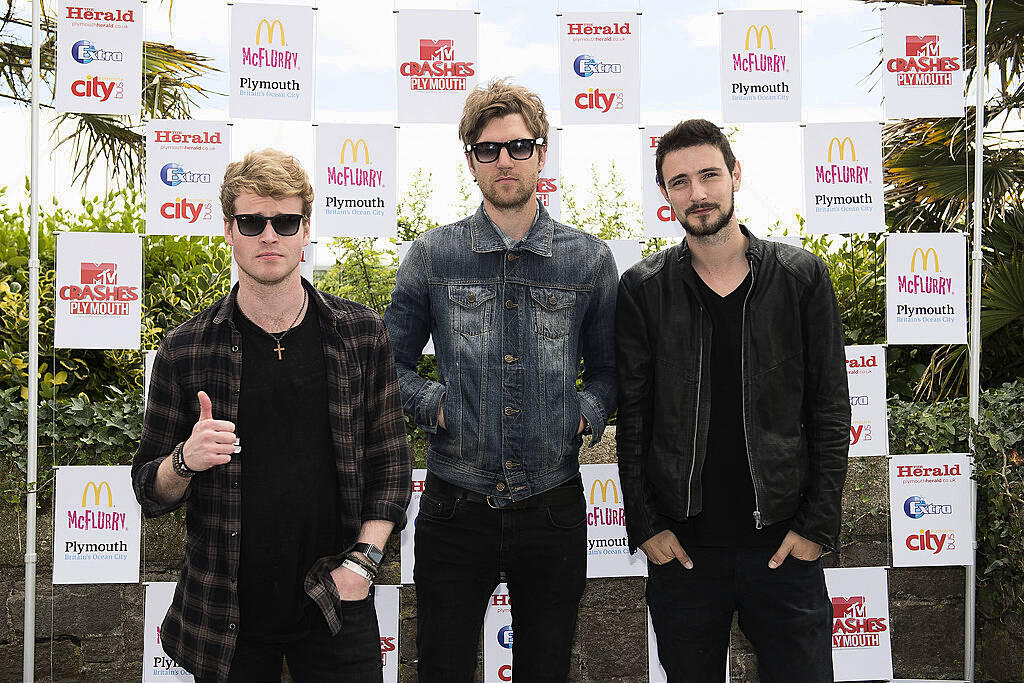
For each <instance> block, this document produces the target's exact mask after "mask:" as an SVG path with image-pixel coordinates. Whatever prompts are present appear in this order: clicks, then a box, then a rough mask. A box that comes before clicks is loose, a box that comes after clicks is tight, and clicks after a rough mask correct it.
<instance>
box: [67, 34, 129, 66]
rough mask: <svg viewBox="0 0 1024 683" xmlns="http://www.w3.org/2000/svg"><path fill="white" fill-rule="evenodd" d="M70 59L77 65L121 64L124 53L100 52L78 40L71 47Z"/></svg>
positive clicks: (88, 43)
mask: <svg viewBox="0 0 1024 683" xmlns="http://www.w3.org/2000/svg"><path fill="white" fill-rule="evenodd" d="M71 58H72V59H74V60H75V61H76V62H78V63H79V64H91V63H92V62H121V61H124V53H123V52H117V51H115V50H101V49H99V48H98V47H96V46H95V45H93V44H92V43H90V42H89V41H88V40H79V41H78V42H76V43H75V44H74V45H72V46H71Z"/></svg>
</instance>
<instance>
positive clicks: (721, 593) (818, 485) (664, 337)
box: [616, 120, 850, 681]
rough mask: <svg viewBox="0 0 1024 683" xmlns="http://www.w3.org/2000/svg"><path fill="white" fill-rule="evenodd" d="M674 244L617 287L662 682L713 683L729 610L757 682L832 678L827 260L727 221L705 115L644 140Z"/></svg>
mask: <svg viewBox="0 0 1024 683" xmlns="http://www.w3.org/2000/svg"><path fill="white" fill-rule="evenodd" d="M655 158H656V170H657V180H658V185H659V187H660V188H661V192H662V195H663V196H664V197H665V199H666V201H667V202H668V203H669V204H670V205H671V207H672V209H673V210H674V211H675V214H676V216H678V217H679V221H680V223H682V225H683V227H684V228H685V230H686V239H685V241H684V242H682V243H681V244H679V245H676V246H674V247H672V248H669V249H666V250H664V251H662V252H659V253H657V254H653V255H651V256H649V257H648V258H646V259H644V260H643V261H642V262H641V263H639V264H637V265H636V266H634V267H633V268H631V269H630V270H629V271H627V272H626V273H625V274H624V275H623V276H622V280H621V282H620V283H619V294H618V300H617V311H616V360H617V373H618V390H619V399H618V404H619V412H618V426H617V433H616V441H617V445H618V460H619V471H620V474H621V478H622V487H623V492H624V498H625V508H626V528H627V531H628V535H629V543H630V549H631V550H633V551H635V549H636V548H637V547H639V548H640V549H641V550H643V551H644V553H645V554H646V555H647V559H648V567H649V579H648V582H647V601H648V604H649V606H650V609H651V617H652V620H653V623H654V629H655V632H656V634H657V637H658V652H659V657H660V659H661V663H662V665H663V666H664V667H665V670H666V672H667V673H668V675H669V679H670V680H673V681H675V680H687V681H689V680H701V681H705V680H724V676H725V667H726V657H727V651H728V644H729V629H730V625H731V623H732V615H733V613H734V612H738V613H739V624H740V628H741V629H742V630H743V631H744V633H745V634H746V635H747V637H748V639H749V640H750V642H751V644H752V645H753V647H754V650H755V652H756V653H757V657H758V666H759V673H760V678H761V680H762V681H780V680H791V681H795V680H799V681H826V680H827V681H831V680H832V658H831V638H830V635H831V625H832V608H831V603H830V601H829V598H828V595H827V592H826V590H825V580H824V572H823V570H822V567H821V560H820V557H819V556H820V555H821V552H822V550H823V549H826V548H827V549H832V550H834V549H836V547H837V545H838V537H839V527H840V502H841V496H842V490H843V483H844V481H845V479H846V462H847V453H848V450H849V431H850V401H849V390H848V387H847V380H846V365H845V353H844V346H843V343H844V342H843V330H842V324H841V322H840V317H839V307H838V304H837V302H836V297H835V292H834V290H833V288H832V283H831V281H830V279H829V273H828V270H827V268H826V267H825V264H824V263H822V261H821V260H820V259H819V258H817V257H816V256H814V255H813V254H811V253H809V252H807V251H804V250H802V249H799V248H796V247H791V246H788V245H783V244H779V243H775V242H770V241H765V240H760V239H758V238H757V237H755V236H754V235H753V234H751V233H750V232H749V231H748V230H747V229H746V227H744V226H742V225H740V224H739V222H738V220H737V218H736V215H735V211H734V204H733V197H734V193H735V191H736V190H738V189H739V187H740V179H741V169H740V164H739V162H737V161H736V158H735V156H733V153H732V150H731V148H730V145H729V141H728V139H727V138H726V137H725V135H724V134H722V132H721V131H720V130H719V128H718V127H717V126H715V125H714V124H713V123H710V122H708V121H704V120H690V121H684V122H682V123H680V124H678V125H677V126H676V127H675V128H673V129H672V130H671V131H670V132H668V133H667V134H666V135H665V136H664V137H662V138H661V141H660V143H659V145H658V150H657V154H656V157H655Z"/></svg>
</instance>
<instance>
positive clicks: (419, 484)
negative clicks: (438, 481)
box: [412, 479, 427, 493]
mask: <svg viewBox="0 0 1024 683" xmlns="http://www.w3.org/2000/svg"><path fill="white" fill-rule="evenodd" d="M426 484H427V482H425V481H422V480H421V481H416V480H415V479H413V480H412V492H413V493H423V491H424V489H426Z"/></svg>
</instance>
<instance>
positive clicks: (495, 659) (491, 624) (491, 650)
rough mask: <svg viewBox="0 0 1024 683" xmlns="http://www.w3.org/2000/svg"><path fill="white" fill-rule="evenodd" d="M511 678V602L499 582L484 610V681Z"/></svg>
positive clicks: (495, 682)
mask: <svg viewBox="0 0 1024 683" xmlns="http://www.w3.org/2000/svg"><path fill="white" fill-rule="evenodd" d="M511 680H512V603H511V602H510V601H509V597H508V586H507V585H506V584H504V583H499V584H498V587H497V588H495V589H494V593H493V594H492V595H491V600H490V602H488V603H487V611H486V612H484V683H505V682H506V681H511Z"/></svg>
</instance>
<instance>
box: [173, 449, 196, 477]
mask: <svg viewBox="0 0 1024 683" xmlns="http://www.w3.org/2000/svg"><path fill="white" fill-rule="evenodd" d="M171 469H173V470H174V473H175V474H177V475H178V476H179V477H181V478H182V479H191V478H192V477H194V476H195V475H196V471H195V470H193V469H191V468H190V467H189V466H188V465H186V464H185V442H184V441H182V442H181V443H179V444H178V445H177V446H175V447H174V450H173V451H171Z"/></svg>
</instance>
